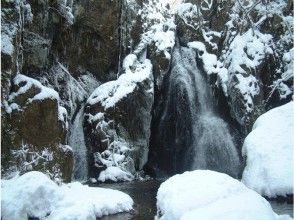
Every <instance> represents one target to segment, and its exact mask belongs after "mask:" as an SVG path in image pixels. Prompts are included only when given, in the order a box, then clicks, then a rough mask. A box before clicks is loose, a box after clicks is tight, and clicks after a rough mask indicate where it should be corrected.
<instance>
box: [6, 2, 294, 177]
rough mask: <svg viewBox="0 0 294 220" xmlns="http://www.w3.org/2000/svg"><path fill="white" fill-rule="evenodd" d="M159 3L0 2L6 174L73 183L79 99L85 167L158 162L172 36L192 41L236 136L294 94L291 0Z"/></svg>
mask: <svg viewBox="0 0 294 220" xmlns="http://www.w3.org/2000/svg"><path fill="white" fill-rule="evenodd" d="M166 3H168V1H162V2H157V1H146V0H144V1H142V0H128V1H120V0H117V1H109V0H102V1H88V0H86V1H79V0H73V1H66V0H42V1H37V0H36V1H25V0H23V1H3V2H2V8H1V11H2V13H1V16H2V26H1V29H2V35H1V40H2V48H1V61H2V66H1V72H2V84H1V102H2V106H1V108H2V114H1V118H2V165H3V166H2V173H3V174H5V175H9V174H10V173H11V172H12V171H20V172H26V171H27V170H31V169H34V170H43V171H44V172H47V173H50V175H51V176H52V178H55V179H60V180H63V181H70V179H71V176H72V167H73V164H74V159H73V153H72V151H71V150H70V147H68V146H67V145H68V139H69V136H70V134H71V133H72V128H73V123H74V121H75V118H76V115H77V114H78V112H80V108H81V107H82V108H83V106H85V109H84V114H85V115H84V125H83V126H80V127H84V136H85V140H86V147H87V149H88V162H89V165H90V166H89V170H90V175H91V176H92V177H95V178H98V179H100V180H101V181H105V180H107V179H110V180H129V179H132V178H133V177H134V175H135V173H136V172H138V171H141V170H142V168H143V166H144V164H145V163H146V162H147V160H148V162H149V163H148V166H146V170H148V171H150V170H151V171H154V170H156V169H157V168H156V166H157V162H156V160H160V159H163V160H164V157H165V155H164V153H163V154H161V153H160V152H159V151H158V149H160V148H162V149H164V150H163V151H162V152H165V150H169V149H168V148H169V146H159V143H158V142H157V141H156V139H158V134H157V131H158V123H159V121H160V117H161V113H162V111H163V109H164V108H165V103H166V102H165V97H164V91H165V90H166V87H167V81H168V76H169V75H170V71H171V69H172V68H173V66H172V64H171V60H172V54H173V53H172V52H173V50H174V47H175V45H176V44H177V45H180V46H183V47H190V48H194V50H195V52H196V57H197V58H196V59H197V65H198V66H199V68H200V70H201V72H203V73H204V78H205V79H206V81H207V83H208V84H209V86H210V89H211V91H212V94H213V96H214V105H215V107H216V109H218V112H219V114H220V116H221V117H222V118H223V119H224V120H225V121H227V122H229V124H230V129H231V131H232V132H233V133H234V134H236V135H235V136H237V138H236V140H237V139H242V137H243V136H244V135H245V134H247V133H248V132H249V131H250V130H251V126H252V124H253V122H254V120H255V119H256V118H257V117H258V116H259V115H260V114H262V113H263V112H265V111H266V110H268V109H270V108H272V107H275V106H278V105H281V104H283V103H286V102H288V101H289V100H290V99H291V96H292V94H293V71H292V66H293V59H294V58H293V57H294V49H293V45H292V44H293V39H292V34H293V24H292V22H291V21H292V19H293V2H292V1H282V0H271V1H253V0H252V1H251V0H250V1H247V0H238V1H230V0H222V1H216V0H208V1H197V0H191V1H186V2H183V3H181V2H180V1H174V2H172V3H170V4H168V5H166ZM129 54H130V55H129ZM127 55H128V56H127ZM98 86H99V87H98ZM97 87H98V88H97ZM92 92H93V93H92ZM46 94H47V95H46ZM48 94H51V95H52V94H53V96H50V95H48ZM155 137H156V138H155ZM159 139H160V137H159ZM237 142H238V141H236V143H237ZM148 152H149V159H147V157H148V156H147V155H148ZM167 169H169V168H167ZM101 171H102V172H101ZM101 173H102V174H103V175H99V174H101Z"/></svg>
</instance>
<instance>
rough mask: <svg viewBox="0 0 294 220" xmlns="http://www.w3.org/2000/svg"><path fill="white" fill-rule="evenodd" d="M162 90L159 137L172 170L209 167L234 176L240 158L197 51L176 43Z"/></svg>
mask: <svg viewBox="0 0 294 220" xmlns="http://www.w3.org/2000/svg"><path fill="white" fill-rule="evenodd" d="M172 57H173V58H172V65H171V66H172V69H171V72H170V75H169V78H168V82H167V83H168V86H167V87H166V92H165V96H166V97H165V98H166V99H165V103H164V109H163V112H162V116H161V118H160V123H159V126H158V127H159V129H158V131H159V138H158V139H160V142H161V145H163V146H164V147H165V148H166V149H168V150H167V151H168V152H169V153H170V155H169V156H170V157H171V158H172V159H171V161H170V163H169V165H170V166H171V170H172V172H173V173H177V172H182V171H185V170H194V169H211V170H216V171H220V172H225V173H228V174H230V175H232V176H235V177H236V176H237V175H238V172H239V166H240V162H239V157H238V153H237V150H236V148H235V146H234V142H233V138H232V136H231V135H230V132H229V129H228V125H227V124H226V123H225V121H224V120H222V119H221V118H220V117H219V116H218V115H217V113H216V111H215V108H214V104H213V96H212V94H211V91H210V89H209V87H208V84H207V82H206V80H205V78H204V77H203V76H202V74H201V71H200V69H199V68H198V64H197V61H196V51H194V50H193V49H192V48H187V47H179V46H177V47H176V48H175V49H174V51H173V55H172Z"/></svg>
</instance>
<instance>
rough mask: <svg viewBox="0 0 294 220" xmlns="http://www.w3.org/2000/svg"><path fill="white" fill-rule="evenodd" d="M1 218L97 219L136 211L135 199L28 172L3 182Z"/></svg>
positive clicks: (45, 219)
mask: <svg viewBox="0 0 294 220" xmlns="http://www.w3.org/2000/svg"><path fill="white" fill-rule="evenodd" d="M1 190H2V193H1V206H2V207H1V217H2V219H3V220H26V219H28V216H31V217H38V218H40V219H44V220H69V219H79V220H91V219H93V220H95V219H96V217H101V216H103V215H109V214H115V213H118V212H124V211H130V210H132V205H133V200H132V199H131V198H130V196H128V195H127V194H125V193H122V192H120V191H117V190H112V189H104V188H99V187H88V186H85V185H82V184H81V183H78V182H75V183H70V184H63V185H61V186H58V185H57V184H56V183H54V182H53V181H52V180H50V179H49V178H48V177H47V176H46V175H45V174H42V173H40V172H37V171H32V172H28V173H26V174H24V175H22V176H20V177H16V178H13V179H10V180H2V181H1Z"/></svg>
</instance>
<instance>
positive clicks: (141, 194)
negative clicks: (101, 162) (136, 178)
mask: <svg viewBox="0 0 294 220" xmlns="http://www.w3.org/2000/svg"><path fill="white" fill-rule="evenodd" d="M161 182H162V181H159V180H148V181H142V182H129V183H113V184H100V185H99V187H105V188H110V189H116V190H120V191H122V192H125V193H127V194H128V195H129V196H131V197H132V199H133V200H134V204H135V205H134V211H133V212H132V213H120V214H116V215H109V216H104V217H102V218H101V220H125V219H126V220H127V219H132V220H150V219H154V216H155V215H156V193H157V190H158V188H159V186H160V184H161Z"/></svg>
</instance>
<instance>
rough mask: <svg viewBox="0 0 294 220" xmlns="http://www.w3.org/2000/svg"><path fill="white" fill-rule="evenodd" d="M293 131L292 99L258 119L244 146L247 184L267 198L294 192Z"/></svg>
mask: <svg viewBox="0 0 294 220" xmlns="http://www.w3.org/2000/svg"><path fill="white" fill-rule="evenodd" d="M293 130H294V102H293V101H292V102H290V103H288V104H286V105H283V106H281V107H278V108H274V109H272V110H270V111H268V112H266V113H265V114H263V115H261V116H260V117H259V118H258V119H257V120H256V122H255V123H254V125H253V129H252V131H251V133H250V134H249V135H248V136H247V137H246V139H245V142H244V145H243V149H242V153H243V156H246V157H247V161H246V167H245V170H244V172H243V177H242V182H243V183H244V184H245V185H247V186H248V187H249V188H251V189H254V190H255V191H257V192H258V193H260V194H262V195H265V196H268V197H275V196H278V195H281V196H285V195H286V194H293V166H294V162H293V161H294V157H293V150H294V138H293Z"/></svg>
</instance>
